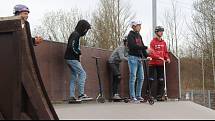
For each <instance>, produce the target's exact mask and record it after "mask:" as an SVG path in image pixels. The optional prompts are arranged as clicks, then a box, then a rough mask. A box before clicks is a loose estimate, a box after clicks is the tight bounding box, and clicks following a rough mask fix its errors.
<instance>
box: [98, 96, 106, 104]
mask: <svg viewBox="0 0 215 121" xmlns="http://www.w3.org/2000/svg"><path fill="white" fill-rule="evenodd" d="M97 102H99V103H105V98H104V97H99V98H98V99H97Z"/></svg>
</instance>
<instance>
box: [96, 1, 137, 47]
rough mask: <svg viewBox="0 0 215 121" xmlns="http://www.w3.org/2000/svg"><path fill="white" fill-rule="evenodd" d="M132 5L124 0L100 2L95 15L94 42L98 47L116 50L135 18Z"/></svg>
mask: <svg viewBox="0 0 215 121" xmlns="http://www.w3.org/2000/svg"><path fill="white" fill-rule="evenodd" d="M130 8H131V7H130V5H129V4H128V3H123V2H122V0H100V4H99V8H98V10H96V12H94V14H93V20H92V23H93V31H92V33H93V38H94V39H93V41H94V44H95V43H96V46H97V47H100V48H104V49H114V48H116V47H118V46H119V45H120V42H121V38H122V37H123V36H124V35H125V33H126V32H127V30H128V27H129V21H130V20H131V19H132V18H134V16H135V15H134V14H132V13H131V12H130Z"/></svg>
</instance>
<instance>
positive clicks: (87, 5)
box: [0, 0, 194, 44]
mask: <svg viewBox="0 0 215 121" xmlns="http://www.w3.org/2000/svg"><path fill="white" fill-rule="evenodd" d="M124 1H129V3H130V4H131V7H132V8H131V10H132V12H133V13H136V15H137V17H138V18H141V20H142V21H143V30H142V32H141V34H142V36H143V38H144V40H145V41H146V43H147V44H148V43H149V42H150V40H151V39H152V33H151V32H152V5H151V4H152V3H151V2H152V0H124ZM193 1H194V0H178V8H179V9H180V10H181V13H182V14H183V17H182V18H180V19H181V20H184V19H185V18H186V19H189V18H190V17H191V15H192V14H191V13H192V3H193ZM98 2H99V0H1V7H0V17H4V16H12V15H13V7H14V5H16V4H24V5H27V6H28V7H29V8H30V11H31V13H30V16H29V22H30V23H31V29H33V28H34V27H35V26H37V25H40V23H41V19H42V17H43V15H44V13H46V12H50V11H55V10H58V9H63V10H70V9H71V8H78V9H79V10H81V11H82V12H83V13H85V12H89V13H91V12H93V11H94V10H95V9H96V8H97V7H98ZM157 4H158V9H157V12H158V25H162V22H163V20H164V13H165V11H166V10H171V9H170V8H171V0H157Z"/></svg>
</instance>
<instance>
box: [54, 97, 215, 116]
mask: <svg viewBox="0 0 215 121" xmlns="http://www.w3.org/2000/svg"><path fill="white" fill-rule="evenodd" d="M54 107H55V109H56V112H57V114H58V115H59V118H60V119H215V111H214V110H211V109H209V108H205V107H203V106H201V105H198V104H195V103H193V102H189V101H173V102H156V103H155V104H154V105H153V106H151V105H149V104H148V103H143V104H126V103H105V104H96V103H92V104H81V105H80V104H74V105H68V104H61V105H55V106H54Z"/></svg>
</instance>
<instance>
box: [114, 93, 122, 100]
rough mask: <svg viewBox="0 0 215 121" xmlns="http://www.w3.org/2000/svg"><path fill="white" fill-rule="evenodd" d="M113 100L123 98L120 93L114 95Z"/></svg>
mask: <svg viewBox="0 0 215 121" xmlns="http://www.w3.org/2000/svg"><path fill="white" fill-rule="evenodd" d="M112 99H113V100H121V99H122V98H121V97H120V96H119V94H114V96H113V97H112Z"/></svg>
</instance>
